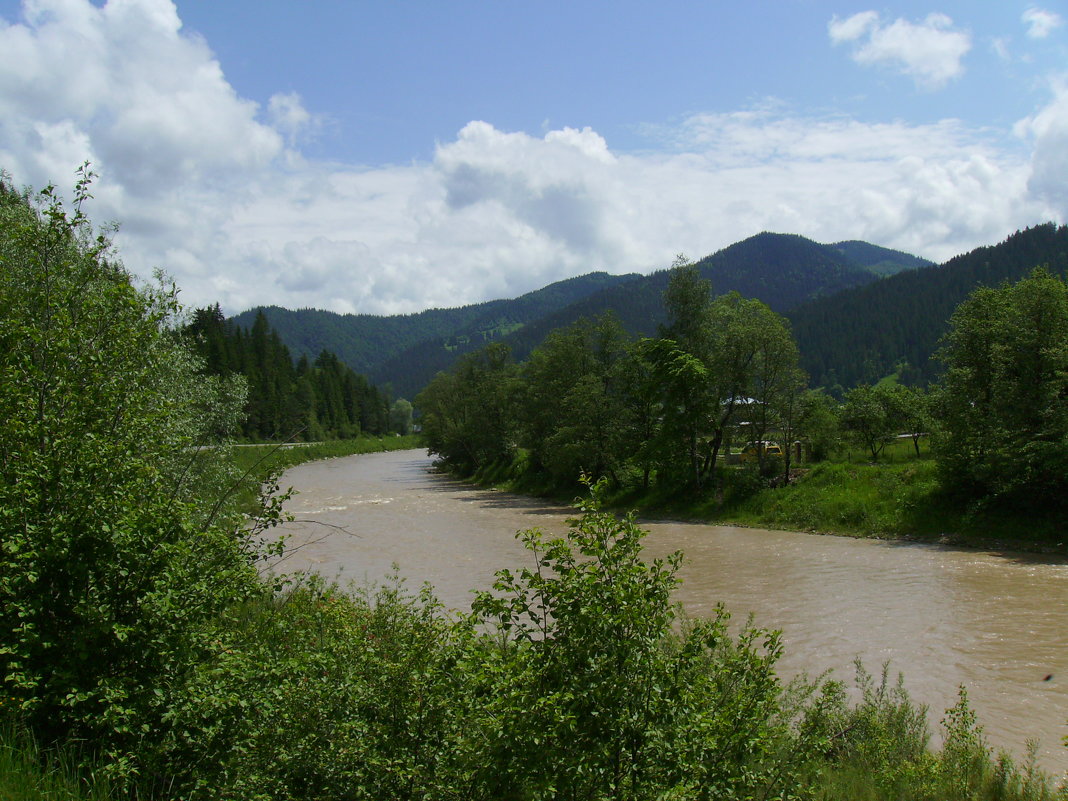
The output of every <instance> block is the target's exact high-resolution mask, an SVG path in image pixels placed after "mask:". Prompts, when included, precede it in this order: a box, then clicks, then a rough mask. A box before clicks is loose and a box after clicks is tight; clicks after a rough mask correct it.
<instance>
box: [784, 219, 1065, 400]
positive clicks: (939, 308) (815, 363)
mask: <svg viewBox="0 0 1068 801" xmlns="http://www.w3.org/2000/svg"><path fill="white" fill-rule="evenodd" d="M1039 266H1047V267H1048V268H1049V269H1050V271H1051V272H1053V273H1054V274H1057V275H1064V274H1065V273H1066V272H1068V227H1066V226H1063V225H1062V226H1058V225H1056V224H1054V223H1045V224H1043V225H1037V226H1034V227H1032V228H1027V229H1025V230H1023V231H1017V232H1016V233H1015V234H1012V235H1011V236H1009V237H1008V238H1007V239H1005V241H1004V242H1001V243H1000V244H997V245H990V246H986V247H981V248H977V249H976V250H973V251H971V252H970V253H965V254H963V255H960V256H957V257H955V258H953V259H950V260H949V261H947V262H945V263H944V264H942V265H939V266H935V267H929V268H924V269H918V270H908V271H905V272H900V273H898V274H896V275H892V276H889V277H887V278H885V279H883V280H880V281H876V282H874V283H871V284H868V285H866V286H862V287H857V288H854V289H849V290H846V291H844V292H842V293H840V294H838V295H835V296H834V297H824V298H819V299H816V300H813V301H811V302H809V303H806V304H803V305H800V306H798V307H797V308H795V309H793V310H789V311H787V312H786V316H787V317H788V318H789V319H790V321H791V323H792V324H793V330H794V336H795V337H796V338H797V344H798V348H799V349H800V351H801V366H802V368H803V369H804V370H806V371H807V372H808V374H809V376H810V380H811V383H812V384H813V385H814V386H827V387H833V386H834V385H836V384H837V385H841V386H842V387H847V388H848V387H851V386H854V385H856V384H858V383H861V382H869V383H872V382H875V381H877V380H878V379H879V378H881V377H882V376H885V375H888V374H890V373H893V372H894V371H895V370H897V369H898V365H900V364H901V363H907V365H908V367H907V368H906V369H905V370H904V373H905V375H903V376H902V378H904V379H905V380H906V381H907V382H908V383H923V382H926V381H929V380H931V379H933V378H934V377H935V376H936V375H937V373H938V364H937V363H936V362H935V361H934V360H933V359H932V355H933V354H934V352H935V350H936V349H937V347H938V341H939V339H940V338H941V337H942V335H943V334H944V333H945V332H946V330H947V329H948V322H949V318H950V315H951V314H952V313H953V310H954V309H955V308H956V307H957V305H958V304H960V303H961V301H963V300H964V299H965V298H966V297H967V296H968V295H969V293H970V292H971V291H972V290H973V289H974V288H975V287H977V286H989V287H997V286H999V285H1001V284H1002V283H1003V282H1006V281H1016V280H1019V279H1020V278H1022V277H1024V276H1026V275H1028V274H1029V273H1030V272H1031V271H1032V270H1033V269H1034V268H1035V267H1039Z"/></svg>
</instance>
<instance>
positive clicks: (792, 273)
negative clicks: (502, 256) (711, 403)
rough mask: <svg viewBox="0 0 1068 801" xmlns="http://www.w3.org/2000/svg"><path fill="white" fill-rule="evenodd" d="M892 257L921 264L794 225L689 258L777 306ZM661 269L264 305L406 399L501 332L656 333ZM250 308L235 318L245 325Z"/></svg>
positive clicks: (524, 348) (296, 341)
mask: <svg viewBox="0 0 1068 801" xmlns="http://www.w3.org/2000/svg"><path fill="white" fill-rule="evenodd" d="M891 262H892V263H894V264H897V265H900V266H902V267H903V268H904V267H906V266H908V265H912V264H914V263H917V262H918V263H927V262H924V261H923V260H922V259H917V258H916V257H915V256H911V255H909V254H906V253H900V252H898V251H893V250H889V249H887V248H881V247H878V246H875V245H869V244H868V243H865V242H856V241H854V242H839V243H837V244H835V245H823V244H819V243H817V242H814V241H812V240H810V239H807V238H805V237H802V236H799V235H796V234H776V233H768V232H764V233H761V234H757V235H755V236H752V237H749V238H748V239H745V240H743V241H741V242H737V243H735V244H733V245H730V246H728V247H726V248H724V249H722V250H720V251H717V252H716V253H713V254H711V255H709V256H706V257H705V258H703V259H701V260H700V261H699V262H697V264H696V266H697V268H698V270H699V272H700V274H701V276H702V277H703V278H707V279H708V280H710V281H711V282H712V287H713V291H714V292H715V293H716V294H717V295H719V294H724V293H727V292H731V291H736V292H738V293H739V294H741V295H742V296H744V297H755V298H758V299H760V300H762V301H763V302H764V303H766V304H768V306H770V307H771V308H772V309H773V310H774V311H777V312H780V313H782V312H786V311H788V310H789V309H792V308H794V307H796V306H798V305H799V304H801V303H804V302H806V301H809V300H812V299H814V298H819V297H825V296H829V295H833V294H835V293H837V292H839V291H842V290H845V289H850V288H854V287H858V286H863V285H865V284H868V283H871V282H873V281H877V280H878V277H877V275H876V274H875V271H874V270H873V268H874V267H875V266H877V265H880V264H887V263H891ZM668 276H669V271H668V270H666V269H665V270H658V271H656V272H654V273H652V274H650V275H633V274H632V275H623V276H611V275H608V274H606V273H590V274H589V275H585V276H580V277H578V278H572V279H569V280H567V281H561V282H558V283H555V284H550V285H549V286H547V287H545V288H543V289H541V290H537V291H536V292H531V293H529V294H527V295H523V296H522V297H520V298H516V299H514V300H495V301H489V302H486V303H481V304H477V305H474V306H464V307H461V308H457V309H431V310H429V311H426V312H421V313H419V314H413V315H402V316H393V317H379V316H374V315H341V314H336V313H334V312H325V311H317V310H311V309H302V310H298V311H289V310H286V309H282V308H278V307H268V308H265V309H263V311H264V313H265V314H266V316H267V320H268V321H269V322H270V324H271V326H272V328H274V329H275V330H276V331H278V333H279V335H280V336H281V338H282V340H283V341H284V342H285V343H286V345H288V346H289V348H290V349H291V350H292V351H293V352H294V353H295V354H310V355H311V356H312V357H314V356H315V355H316V354H318V353H319V351H320V350H323V349H326V350H329V351H331V352H333V353H336V354H337V355H338V357H339V358H341V360H342V361H344V362H345V363H346V364H348V365H349V366H350V367H352V368H353V369H355V370H357V371H359V372H362V373H366V374H367V375H368V377H369V378H370V379H371V380H372V381H374V382H375V383H376V384H378V385H380V386H381V385H385V384H390V385H392V388H393V394H394V396H395V397H407V398H410V397H414V395H415V394H416V393H417V392H418V391H419V390H420V389H422V388H423V387H424V386H425V385H426V384H427V382H429V381H430V379H431V378H433V377H434V375H435V374H436V373H437V372H438V371H440V370H446V369H448V368H449V367H450V366H451V365H452V364H453V363H454V362H455V361H456V359H457V358H459V356H461V355H462V354H464V353H467V352H470V351H472V350H477V349H478V348H480V347H482V346H483V345H485V344H486V343H488V342H490V341H498V340H499V341H503V342H505V343H506V344H508V345H509V347H510V348H511V349H512V351H513V353H514V354H515V355H516V357H517V358H520V359H522V358H524V357H525V356H526V355H527V354H529V353H530V351H531V350H532V349H533V348H535V347H536V346H537V345H539V344H540V343H541V342H542V341H543V340H544V339H545V337H546V336H547V335H548V334H549V332H550V331H552V330H554V329H556V328H560V327H562V326H566V325H569V324H571V323H573V322H574V321H575V320H578V319H579V318H581V317H587V318H593V317H596V316H599V315H601V314H604V313H605V312H607V311H609V310H611V311H612V312H613V313H614V314H615V315H616V316H617V317H618V318H619V320H620V322H621V323H622V324H623V326H624V328H625V329H626V330H627V331H628V332H629V333H630V334H632V335H652V334H655V333H656V331H657V327H658V326H659V325H660V324H661V323H663V322H664V320H665V311H664V306H663V302H662V300H661V296H662V295H663V291H664V289H665V287H666V286H667V281H668ZM256 311H258V310H255V309H254V310H252V311H248V312H244V313H242V314H240V315H238V316H237V317H235V318H233V320H234V322H235V323H236V324H237V325H239V326H242V327H249V326H251V324H252V322H253V320H254V319H255V314H256Z"/></svg>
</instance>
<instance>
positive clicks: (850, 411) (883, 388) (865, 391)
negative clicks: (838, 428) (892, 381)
mask: <svg viewBox="0 0 1068 801" xmlns="http://www.w3.org/2000/svg"><path fill="white" fill-rule="evenodd" d="M841 425H842V428H843V429H845V431H847V432H848V433H849V434H850V436H851V437H852V438H853V440H854V441H855V442H857V443H858V444H859V445H861V446H862V447H864V448H867V450H868V452H869V453H870V454H871V458H872V461H873V462H874V461H878V459H879V455H880V454H881V453H882V452H883V449H884V448H885V447H886V446H887V445H888V444H889V443H891V442H893V441H894V438H895V437H896V436H897V434H898V432H899V431H900V430H901V425H902V421H901V420H900V418H899V406H898V403H897V395H896V393H895V389H894V388H891V387H890V386H888V385H886V384H877V385H875V386H874V387H872V386H868V385H867V384H861V385H860V386H859V387H854V388H853V389H851V390H849V392H847V393H846V396H845V401H844V402H843V403H842V409H841Z"/></svg>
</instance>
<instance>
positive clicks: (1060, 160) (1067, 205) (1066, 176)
mask: <svg viewBox="0 0 1068 801" xmlns="http://www.w3.org/2000/svg"><path fill="white" fill-rule="evenodd" d="M1050 88H1051V94H1052V99H1051V100H1050V102H1049V103H1048V104H1047V105H1046V106H1045V107H1044V108H1042V109H1041V110H1039V111H1038V112H1037V113H1036V114H1034V115H1032V116H1030V117H1027V118H1026V119H1024V120H1021V121H1020V122H1019V123H1018V124H1017V126H1016V130H1017V133H1018V134H1020V135H1022V136H1025V137H1028V138H1030V139H1032V140H1033V147H1032V157H1031V174H1030V178H1029V182H1028V187H1029V189H1030V191H1031V193H1032V194H1033V195H1034V196H1035V197H1037V198H1041V199H1042V200H1043V201H1045V202H1046V203H1048V204H1050V205H1051V206H1053V207H1054V208H1056V209H1059V210H1060V211H1061V214H1062V215H1065V216H1068V214H1066V212H1068V76H1059V77H1057V78H1054V79H1053V80H1052V81H1051V87H1050Z"/></svg>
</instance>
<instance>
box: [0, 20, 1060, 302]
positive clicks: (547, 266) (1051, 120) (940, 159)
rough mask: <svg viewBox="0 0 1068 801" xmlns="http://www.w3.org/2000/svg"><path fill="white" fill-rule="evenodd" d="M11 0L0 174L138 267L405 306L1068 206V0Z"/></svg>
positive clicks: (967, 236) (193, 291)
mask: <svg viewBox="0 0 1068 801" xmlns="http://www.w3.org/2000/svg"><path fill="white" fill-rule="evenodd" d="M1065 6H1066V3H1065V2H1064V0H1059V2H1052V1H1049V2H1044V3H1041V4H1036V3H1028V2H1014V1H1013V0H999V2H996V3H976V2H974V1H973V2H941V3H912V2H898V3H893V4H890V5H879V6H875V5H870V4H867V3H864V2H856V3H829V2H816V1H812V2H806V1H805V0H781V1H780V2H750V3H744V4H743V3H718V2H669V1H666V0H662V1H661V2H657V3H652V2H633V1H629V2H628V1H626V0H619V2H614V3H611V4H609V3H603V2H582V1H581V0H571V2H555V1H548V2H538V3H533V2H527V3H520V2H513V1H512V0H492V1H490V0H484V1H483V2H461V1H453V2H441V0H437V1H436V2H374V3H372V2H327V1H325V0H323V1H320V0H302V1H301V2H296V1H294V2H272V3H263V2H255V3H254V2H244V1H243V0H236V1H235V0H231V1H228V2H217V1H214V2H211V1H209V0H195V1H191V2H178V3H177V4H174V3H171V2H169V0H112V1H111V2H110V3H101V2H97V3H90V2H88V0H32V2H24V3H18V2H12V1H11V0H0V167H3V168H4V169H6V170H7V171H8V172H9V173H11V175H12V176H13V178H14V179H15V181H16V182H18V183H24V184H30V185H33V186H40V185H42V184H44V183H46V182H49V181H54V182H56V183H58V184H60V185H69V184H70V183H71V182H72V177H71V176H72V175H73V170H74V168H75V167H76V165H77V164H79V163H81V162H82V161H84V160H85V159H90V160H91V161H92V162H93V165H94V167H95V169H96V170H97V172H99V173H100V178H99V179H98V181H97V184H96V190H95V195H96V199H95V201H94V204H93V208H92V209H91V213H92V215H93V216H94V218H96V219H98V220H115V221H118V222H119V223H120V225H121V227H120V231H119V234H118V235H117V237H116V243H117V245H118V247H119V248H120V251H121V254H122V256H123V258H124V261H125V263H126V265H127V267H129V268H130V269H131V270H132V271H134V272H136V273H138V274H140V275H145V276H147V275H150V274H151V272H152V270H153V269H154V268H157V267H159V268H162V269H164V270H165V271H167V272H169V273H170V274H171V275H172V276H173V277H174V278H175V279H176V281H177V282H178V284H179V286H180V287H182V288H183V297H184V299H185V300H186V302H187V303H189V304H190V305H202V304H205V303H210V302H215V301H219V302H221V303H222V304H223V305H224V308H226V309H227V310H228V311H231V312H236V311H239V310H241V309H243V308H247V307H249V306H252V305H256V304H263V303H276V304H279V305H284V306H289V307H305V306H315V307H320V308H330V309H334V310H337V311H360V312H373V313H395V312H411V311H417V310H420V309H422V308H426V307H429V306H451V305H458V304H461V303H469V302H476V301H479V300H485V299H488V298H493V297H504V296H514V295H517V294H520V293H522V292H525V291H529V290H531V289H535V288H537V287H539V286H542V285H544V284H546V283H548V282H550V281H553V280H559V279H561V278H565V277H568V276H571V275H576V274H579V273H583V272H588V271H590V270H595V269H596V270H608V271H611V272H631V271H649V270H651V269H655V268H658V267H664V266H666V265H668V264H670V263H671V261H672V259H673V257H674V255H675V254H676V253H678V252H685V253H687V254H688V255H690V256H693V257H695V258H696V257H700V256H703V255H706V254H707V253H709V252H712V251H714V250H716V249H718V248H720V247H724V246H726V245H728V244H730V243H732V242H734V241H737V240H739V239H742V238H744V237H746V236H750V235H752V234H755V233H758V232H759V231H761V230H774V231H782V232H789V233H800V234H803V235H805V236H810V237H812V238H814V239H817V240H819V241H826V242H829V241H836V240H839V239H852V238H858V239H866V240H868V241H872V242H875V243H877V244H882V245H886V246H889V247H897V248H901V249H903V250H907V251H910V252H913V253H917V254H919V255H923V256H927V257H928V258H932V259H936V260H942V259H946V258H949V257H951V256H953V255H955V254H956V253H959V252H963V251H966V250H969V249H971V248H974V247H976V246H979V245H983V244H991V243H993V242H996V241H998V240H1000V239H1002V238H1004V237H1005V236H1006V235H1008V234H1009V233H1011V232H1012V231H1014V230H1016V229H1017V228H1019V227H1022V226H1026V225H1031V224H1035V223H1038V222H1042V221H1045V220H1048V219H1054V220H1057V221H1062V222H1063V221H1064V220H1065V219H1066V217H1068V25H1066V22H1068V8H1066V7H1065Z"/></svg>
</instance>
